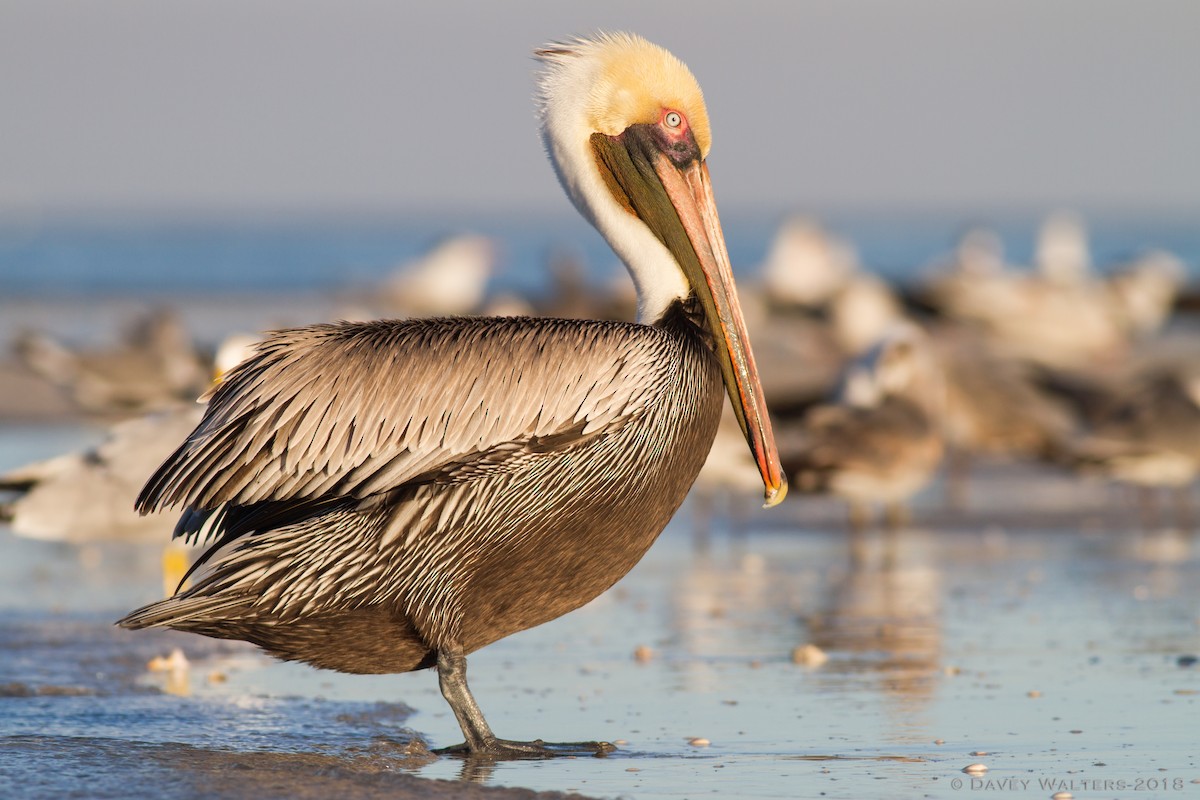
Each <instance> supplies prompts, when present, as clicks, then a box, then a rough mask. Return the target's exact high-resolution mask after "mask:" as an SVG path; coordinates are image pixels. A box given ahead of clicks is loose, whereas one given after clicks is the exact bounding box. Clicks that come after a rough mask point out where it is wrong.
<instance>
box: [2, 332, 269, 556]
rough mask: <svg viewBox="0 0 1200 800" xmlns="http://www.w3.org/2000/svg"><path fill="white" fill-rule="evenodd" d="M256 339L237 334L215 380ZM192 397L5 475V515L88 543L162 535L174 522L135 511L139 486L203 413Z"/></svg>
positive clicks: (46, 533)
mask: <svg viewBox="0 0 1200 800" xmlns="http://www.w3.org/2000/svg"><path fill="white" fill-rule="evenodd" d="M251 343H252V340H251V339H250V338H249V337H244V336H234V337H230V338H229V339H227V340H226V341H225V342H224V343H222V345H221V347H220V348H219V349H218V351H217V357H216V379H217V380H220V376H221V374H222V372H225V371H228V370H230V369H232V368H233V367H234V366H236V365H237V364H238V362H240V361H241V360H242V358H243V357H245V356H246V355H249V353H250V346H251ZM203 411H204V410H203V408H201V407H200V406H198V405H196V404H195V403H188V404H176V405H173V406H170V407H168V408H164V409H162V410H159V411H154V412H151V413H149V414H145V415H143V416H140V417H135V418H133V419H128V420H124V421H122V422H119V423H117V424H116V425H114V426H113V427H111V428H110V429H109V430H108V431H107V432H106V434H105V437H104V439H103V441H101V442H100V443H99V444H97V445H95V446H93V447H89V448H86V449H84V450H81V451H78V452H74V453H66V454H64V455H60V456H56V457H54V458H50V459H47V460H45V461H38V462H36V463H33V464H27V465H25V466H23V467H17V468H16V469H12V470H9V471H8V472H6V473H4V474H2V475H0V492H3V493H7V494H9V495H11V496H9V497H6V498H4V499H2V500H0V519H3V520H5V521H7V522H8V523H9V524H10V525H11V526H12V529H13V532H14V533H16V534H17V535H19V536H25V537H28V538H31V539H45V540H49V541H66V542H76V543H82V542H91V541H98V540H106V539H144V538H147V537H149V536H156V535H157V536H162V535H165V534H166V533H168V532H169V531H170V524H169V523H166V522H165V521H164V520H163V519H162V518H161V517H153V516H143V515H141V514H139V513H137V511H136V510H135V509H134V507H133V506H134V501H135V500H136V499H137V495H138V490H139V489H141V487H142V485H143V484H144V483H145V482H146V476H148V475H150V474H151V473H152V472H153V471H154V470H155V469H157V468H158V466H159V465H160V464H162V463H163V461H165V460H166V458H167V456H169V455H170V454H171V453H172V452H173V451H174V450H175V448H176V447H177V446H178V444H179V440H180V439H182V438H184V437H186V436H187V435H188V434H189V433H190V432H191V431H192V430H193V429H195V427H196V425H197V424H199V422H200V419H201V417H202V416H203Z"/></svg>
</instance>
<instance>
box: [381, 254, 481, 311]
mask: <svg viewBox="0 0 1200 800" xmlns="http://www.w3.org/2000/svg"><path fill="white" fill-rule="evenodd" d="M496 251H497V245H496V243H495V242H493V241H492V240H491V239H488V238H486V237H484V236H474V235H463V236H451V237H449V238H446V239H443V240H442V241H440V242H438V243H437V244H436V245H435V246H434V247H433V248H431V249H430V250H429V252H428V253H425V254H424V255H423V256H421V257H420V258H418V259H416V260H414V261H412V262H410V263H407V264H403V265H401V266H399V267H397V268H396V269H395V271H394V272H393V274H392V275H391V276H390V277H389V278H388V279H387V280H386V281H385V282H384V285H383V287H382V291H381V293H380V300H381V301H382V303H383V305H384V307H385V308H386V309H387V310H388V312H389V313H392V314H398V315H401V316H405V317H441V316H456V315H459V314H477V313H479V310H480V309H481V308H482V307H483V301H484V298H485V297H486V295H487V283H488V279H489V278H490V277H491V275H492V269H493V267H494V266H495V263H496Z"/></svg>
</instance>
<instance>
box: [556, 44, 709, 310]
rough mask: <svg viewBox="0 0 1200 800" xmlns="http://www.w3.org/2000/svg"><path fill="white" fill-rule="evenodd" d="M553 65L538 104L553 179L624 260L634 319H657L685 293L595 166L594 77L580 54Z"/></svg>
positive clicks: (678, 273)
mask: <svg viewBox="0 0 1200 800" xmlns="http://www.w3.org/2000/svg"><path fill="white" fill-rule="evenodd" d="M571 66H572V68H571V69H559V70H556V71H555V73H554V74H553V76H552V77H551V78H549V79H548V80H547V83H546V84H544V85H543V87H542V89H543V93H544V96H546V97H553V98H554V101H553V102H552V103H551V102H545V103H544V104H543V107H542V141H543V142H544V144H545V146H546V152H547V154H548V155H549V156H550V161H551V163H553V164H554V171H555V172H556V173H557V174H558V179H559V181H560V182H561V183H562V185H563V188H564V189H565V190H566V192H567V196H568V197H570V198H571V202H572V203H574V204H575V207H576V208H577V209H579V213H580V214H582V215H583V216H584V218H585V219H587V221H588V222H590V223H592V225H594V226H595V227H596V230H598V231H599V232H600V235H601V236H603V237H604V238H605V239H606V240H607V241H608V243H609V245H610V246H611V247H612V249H613V251H614V252H616V254H617V256H618V257H619V258H620V259H621V261H623V262H624V263H625V267H626V268H627V269H628V270H629V274H630V275H632V276H633V283H634V285H635V286H636V287H637V294H638V322H641V323H644V324H651V323H653V322H655V321H657V320H658V319H659V318H660V317H661V316H662V315H663V313H664V312H665V311H666V310H667V308H668V307H669V306H670V305H671V303H672V302H673V301H675V300H683V299H686V298H687V297H688V295H689V294H690V293H691V289H690V287H689V286H688V282H687V279H686V278H685V277H684V274H683V271H682V270H681V269H680V267H679V264H678V263H677V262H676V261H675V257H674V256H672V255H671V252H670V251H669V250H668V249H667V248H666V246H665V245H664V244H663V243H662V242H660V241H659V240H658V237H656V236H655V235H654V234H653V233H652V232H651V230H650V228H649V227H647V226H646V224H645V223H644V222H642V220H641V219H639V218H638V217H636V216H634V215H633V214H631V213H630V212H629V211H627V210H626V209H625V208H624V207H623V206H622V205H620V204H619V203H618V202H617V200H616V199H615V198H614V197H613V196H612V193H611V192H610V191H609V189H608V186H607V185H605V183H604V179H603V178H602V177H601V175H600V171H599V169H598V168H597V166H596V161H595V154H594V153H593V151H592V145H591V141H590V139H591V134H592V131H591V130H589V129H588V126H587V124H586V123H585V120H586V119H587V115H586V113H585V107H584V104H585V102H586V98H587V96H588V87H590V86H591V85H592V84H593V83H594V80H595V79H594V76H593V75H592V70H591V69H590V67H591V66H592V65H591V64H589V63H588V61H587V60H586V59H580V60H579V63H577V64H572V65H571Z"/></svg>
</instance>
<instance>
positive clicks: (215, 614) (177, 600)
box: [116, 595, 247, 630]
mask: <svg viewBox="0 0 1200 800" xmlns="http://www.w3.org/2000/svg"><path fill="white" fill-rule="evenodd" d="M246 602H247V598H244V597H219V596H218V597H206V596H203V595H201V596H196V597H187V596H181V595H176V596H175V597H168V598H167V599H166V600H159V601H158V602H157V603H151V604H150V605H148V606H142V607H141V608H139V609H137V610H135V611H131V612H129V613H128V614H126V615H125V616H124V617H122V618H121V619H119V620H117V623H116V624H117V625H118V626H120V627H122V628H127V629H129V630H141V629H142V628H176V629H179V630H186V629H188V628H190V627H192V626H193V625H194V624H205V623H210V622H214V621H217V620H221V619H225V618H227V612H229V611H232V610H233V609H237V608H242V607H244V606H245V605H246Z"/></svg>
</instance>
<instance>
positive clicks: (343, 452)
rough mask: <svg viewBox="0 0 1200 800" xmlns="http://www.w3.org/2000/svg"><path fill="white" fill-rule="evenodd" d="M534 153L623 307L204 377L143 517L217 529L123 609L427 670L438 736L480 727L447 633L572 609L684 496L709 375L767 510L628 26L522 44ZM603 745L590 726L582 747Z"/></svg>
mask: <svg viewBox="0 0 1200 800" xmlns="http://www.w3.org/2000/svg"><path fill="white" fill-rule="evenodd" d="M538 55H539V57H540V58H541V59H542V60H543V62H544V64H545V71H544V73H543V75H542V80H541V84H540V92H539V98H540V101H541V103H540V106H541V115H542V129H543V135H544V139H545V142H546V147H547V152H548V153H549V155H550V157H551V160H552V161H553V162H554V165H555V168H556V170H557V172H558V175H559V179H560V180H561V181H562V184H563V186H564V188H565V189H566V190H567V194H568V195H569V196H570V197H571V199H572V201H573V202H574V203H575V205H576V207H577V208H578V209H579V210H580V211H581V213H583V214H584V216H585V217H587V219H588V220H590V221H591V222H592V223H593V224H594V225H595V226H596V228H597V229H598V230H599V231H600V232H601V233H602V234H603V235H604V236H605V238H606V239H607V240H608V241H609V243H610V244H612V245H613V249H614V250H615V251H616V252H617V254H618V255H620V256H621V258H622V259H623V260H624V262H625V265H626V266H627V267H628V268H629V271H630V273H631V275H632V276H633V278H634V282H635V284H636V285H637V286H638V297H639V318H640V320H641V323H642V324H631V323H613V322H590V321H566V320H546V319H528V318H523V319H440V320H410V321H401V322H374V323H365V324H341V325H317V326H313V327H309V328H298V329H295V330H291V331H283V332H280V333H278V334H275V335H274V336H273V337H271V338H269V339H268V340H267V341H266V342H264V343H263V344H262V345H260V346H259V348H258V351H257V353H256V355H255V356H253V357H252V358H251V359H250V360H249V361H247V362H245V363H243V364H242V365H241V366H240V367H238V368H237V369H236V370H234V371H233V372H232V373H231V374H230V375H229V377H228V378H227V379H226V380H225V381H224V382H223V383H222V384H221V385H220V386H219V387H218V388H217V389H216V391H215V392H214V393H213V394H212V397H211V400H210V402H209V407H208V410H207V411H206V413H205V416H204V420H203V421H202V422H201V423H200V425H199V427H198V428H197V429H196V431H195V432H194V433H192V435H191V436H189V437H188V439H187V441H186V442H184V444H183V445H182V446H181V447H180V448H179V449H178V450H177V451H176V452H175V454H174V455H172V456H171V458H170V459H168V461H167V463H166V464H164V465H163V467H162V468H161V469H159V471H158V472H156V473H155V475H154V476H153V477H152V478H151V479H150V482H149V483H148V484H147V485H146V488H145V489H144V490H143V492H142V495H141V497H140V498H139V501H138V505H139V507H140V508H141V509H142V510H143V511H151V510H156V509H162V508H175V507H183V508H184V509H185V510H184V515H183V518H182V519H181V521H180V523H179V527H178V530H177V532H178V533H181V534H183V535H185V536H194V537H197V538H209V539H213V540H215V543H214V544H213V546H212V547H211V548H210V550H209V551H208V552H207V553H206V554H205V555H204V556H203V557H202V558H201V560H200V561H199V562H198V563H197V569H196V572H195V575H194V584H195V585H194V586H193V587H192V588H191V589H188V590H186V591H184V592H182V593H180V594H177V595H176V596H175V597H172V598H169V599H167V600H164V601H162V602H160V603H155V604H153V605H151V606H147V607H146V608H143V609H140V610H138V611H135V612H134V613H132V614H130V615H129V616H128V617H126V618H125V619H124V620H122V621H121V624H123V625H125V626H127V627H134V628H137V627H147V626H151V625H166V626H169V627H173V628H179V629H181V630H190V631H196V632H198V633H204V634H208V635H210V636H220V637H229V638H236V639H248V640H250V641H252V642H257V643H258V644H260V645H262V646H263V647H264V648H266V649H267V650H268V651H270V652H272V653H274V654H275V655H277V656H280V657H282V658H288V659H296V660H300V661H306V662H308V663H310V664H315V665H317V666H321V667H329V668H332V669H338V670H343V671H347V672H404V671H408V670H412V669H418V668H421V667H427V666H433V665H435V664H436V665H437V669H438V679H439V683H440V685H441V689H442V695H443V696H444V697H445V698H446V701H447V702H448V703H449V704H450V707H451V709H453V711H454V714H455V717H456V718H457V719H458V722H459V725H460V726H461V727H462V730H463V734H464V737H465V739H466V742H465V744H464V745H463V746H462V747H461V748H456V750H464V751H466V752H468V753H469V754H471V755H473V756H483V757H487V758H506V757H515V758H529V757H543V756H546V755H553V754H556V751H554V750H552V749H548V747H547V746H546V745H545V744H544V743H542V742H508V741H505V740H502V739H498V738H497V737H496V736H495V735H494V734H493V733H492V731H491V728H490V727H489V726H488V724H487V722H486V721H485V720H484V717H483V713H482V712H481V711H480V710H479V707H478V705H477V704H476V703H475V699H474V698H473V697H472V696H471V692H470V690H469V689H468V688H467V680H466V654H467V653H470V652H472V651H474V650H477V649H479V648H480V647H483V646H484V645H486V644H489V643H491V642H494V641H496V640H497V639H500V638H502V637H504V636H507V635H508V634H510V633H515V632H516V631H520V630H524V629H525V628H529V627H532V626H534V625H537V624H539V623H542V622H546V621H548V620H551V619H554V618H555V617H557V616H559V615H561V614H564V613H566V612H567V611H570V610H572V609H574V608H577V607H579V606H581V605H583V604H584V603H586V602H587V601H589V600H591V599H592V598H593V597H595V596H597V595H598V594H600V593H601V592H603V591H604V590H605V589H607V588H608V587H609V586H611V585H612V584H613V583H615V582H616V581H617V580H619V579H620V578H621V576H622V575H624V574H625V573H626V572H628V571H629V569H630V568H631V567H632V566H633V565H634V564H636V563H637V561H638V560H639V559H640V558H641V557H642V554H643V553H645V552H646V549H647V548H648V547H649V546H650V545H651V543H652V542H653V541H654V539H655V538H656V537H657V536H658V534H659V532H661V531H662V529H663V527H664V526H665V525H666V524H667V521H668V520H669V519H670V518H671V515H672V514H673V513H674V512H675V510H676V509H677V508H678V507H679V504H680V503H681V502H683V498H684V496H685V495H686V494H687V491H688V488H689V487H690V486H691V485H692V481H693V480H695V477H696V474H697V473H698V472H699V471H700V467H701V465H702V464H703V463H704V459H705V456H706V454H707V453H708V450H709V447H710V446H711V445H712V441H713V437H714V435H715V433H716V429H717V422H718V418H719V416H720V410H721V404H722V400H721V389H722V384H724V388H725V390H726V391H727V392H728V394H729V397H730V399H731V400H732V409H733V412H734V415H735V417H736V418H737V421H738V425H739V427H740V428H741V430H742V433H743V435H744V436H745V437H746V442H747V444H748V445H749V447H750V451H751V453H752V454H753V456H754V459H755V461H756V464H757V466H758V469H759V472H760V474H761V475H762V478H763V487H764V495H765V497H766V500H767V503H768V505H773V504H775V503H778V502H779V501H780V500H782V499H783V497H784V494H785V493H786V490H787V486H786V482H785V480H784V478H783V475H782V472H781V468H780V466H779V454H778V452H777V451H776V449H775V443H774V437H773V434H772V433H771V425H770V420H769V417H768V415H767V410H766V406H765V404H764V402H763V399H762V386H761V383H760V381H759V378H758V370H757V368H756V367H755V364H754V357H753V355H752V354H751V352H750V348H749V342H748V336H747V334H746V325H745V320H744V319H743V317H742V312H741V307H740V305H739V304H738V301H737V294H736V291H735V290H734V286H733V273H732V269H731V268H730V265H729V253H728V251H727V249H726V247H725V239H724V234H723V233H722V232H721V227H720V222H719V221H718V218H717V212H716V203H715V200H714V199H713V194H712V185H711V183H710V181H709V176H708V166H707V164H706V162H705V160H704V159H705V156H706V155H707V153H708V146H709V142H710V133H709V130H708V119H707V114H706V112H705V109H704V103H703V100H702V98H701V96H700V89H699V86H697V85H696V81H695V78H693V77H692V75H691V73H690V72H688V70H687V68H686V67H685V66H683V64H682V63H681V62H680V61H679V60H678V59H676V58H675V57H674V56H672V55H671V54H670V53H667V52H666V51H665V50H662V49H661V48H659V47H656V46H655V45H652V44H650V43H649V42H646V41H645V40H644V39H641V38H639V37H636V36H631V35H628V34H614V35H602V36H599V37H596V38H595V39H590V40H588V39H578V40H575V41H572V42H568V43H563V44H560V45H555V46H552V47H549V48H546V49H544V50H540V51H538ZM610 747H611V746H610V745H603V744H597V743H590V744H589V745H588V746H587V749H589V750H592V751H603V750H607V749H609V748H610Z"/></svg>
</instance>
